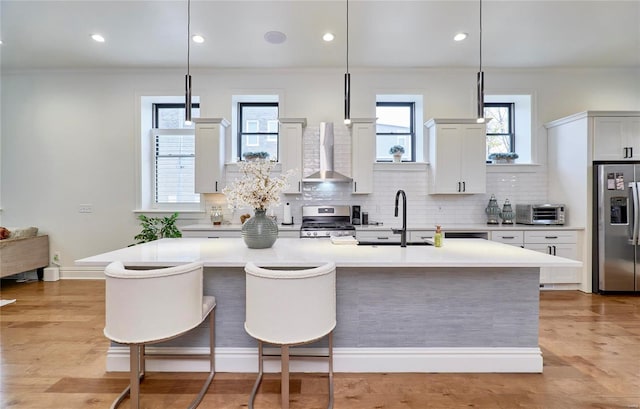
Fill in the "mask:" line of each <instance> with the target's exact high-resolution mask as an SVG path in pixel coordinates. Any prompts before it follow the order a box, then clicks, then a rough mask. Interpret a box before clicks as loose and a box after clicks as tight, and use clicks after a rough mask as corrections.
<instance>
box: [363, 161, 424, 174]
mask: <svg viewBox="0 0 640 409" xmlns="http://www.w3.org/2000/svg"><path fill="white" fill-rule="evenodd" d="M428 165H429V163H427V162H375V163H374V164H373V170H374V171H376V170H377V171H385V172H387V171H390V172H395V171H401V172H406V171H409V172H425V171H426V170H427V166H428Z"/></svg>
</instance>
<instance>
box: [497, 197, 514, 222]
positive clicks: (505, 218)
mask: <svg viewBox="0 0 640 409" xmlns="http://www.w3.org/2000/svg"><path fill="white" fill-rule="evenodd" d="M514 217H515V213H514V212H513V208H512V207H511V203H510V202H509V199H506V200H505V201H504V205H502V211H501V212H500V218H501V219H502V224H513V218H514Z"/></svg>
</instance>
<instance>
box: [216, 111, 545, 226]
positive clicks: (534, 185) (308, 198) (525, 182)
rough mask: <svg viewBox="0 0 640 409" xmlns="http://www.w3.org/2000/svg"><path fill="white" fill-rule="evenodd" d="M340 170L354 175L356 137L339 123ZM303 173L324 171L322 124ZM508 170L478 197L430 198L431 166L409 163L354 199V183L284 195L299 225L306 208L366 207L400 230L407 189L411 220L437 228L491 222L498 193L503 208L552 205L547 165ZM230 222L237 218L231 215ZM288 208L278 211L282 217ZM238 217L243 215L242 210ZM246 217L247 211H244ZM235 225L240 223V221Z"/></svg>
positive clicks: (230, 173) (381, 174)
mask: <svg viewBox="0 0 640 409" xmlns="http://www.w3.org/2000/svg"><path fill="white" fill-rule="evenodd" d="M334 127H335V128H334V135H335V146H334V159H335V161H334V162H335V170H336V171H338V172H340V173H343V174H345V175H351V135H350V132H349V130H348V129H347V128H346V127H345V126H344V125H342V124H341V123H340V124H339V123H335V124H334ZM303 155H304V160H303V163H304V170H303V175H309V174H311V173H313V172H316V171H317V170H318V168H319V155H320V154H319V126H318V125H314V126H312V125H309V126H307V127H306V128H305V129H304V132H303ZM504 168H505V171H504V172H496V171H495V170H493V171H492V172H487V193H486V194H472V195H429V194H428V183H429V182H428V181H429V176H430V175H429V174H428V172H430V168H429V167H428V166H427V167H426V171H425V170H417V169H416V168H415V167H413V166H407V165H406V164H393V165H392V164H389V165H388V166H380V167H375V170H374V186H373V193H371V194H368V195H354V194H352V193H351V189H352V186H351V183H322V184H320V183H304V184H303V192H302V194H299V195H283V197H282V202H283V203H286V202H289V203H290V204H291V212H292V215H293V218H294V221H295V223H296V224H297V223H300V220H301V207H302V206H303V205H315V204H336V205H360V206H361V207H362V211H364V212H368V213H369V220H370V221H371V222H382V223H384V225H389V226H395V225H396V224H398V223H399V220H398V219H397V218H395V217H394V216H393V213H394V199H395V193H396V191H397V190H398V189H403V190H404V191H405V192H406V195H407V216H408V220H410V223H411V224H413V225H424V226H431V225H435V224H442V225H445V226H446V225H451V224H475V223H485V222H486V216H485V213H484V209H485V207H486V206H487V203H488V201H489V197H490V196H491V194H495V195H496V198H497V199H498V204H499V205H500V207H502V205H503V203H504V201H505V199H509V201H510V202H511V203H512V204H514V205H515V204H516V203H540V202H546V201H547V174H546V169H545V168H544V167H540V169H539V170H533V171H527V172H511V171H510V169H513V168H510V167H508V166H504ZM405 169H406V170H405ZM237 176H238V174H237V168H235V167H234V168H230V167H227V180H228V181H231V180H234V179H235V178H236V177H237ZM228 212H229V214H228V215H225V216H227V220H229V218H230V217H231V213H230V211H228ZM282 212H283V206H282V205H280V206H279V207H278V208H276V209H274V213H275V214H276V215H277V216H278V217H281V216H282ZM236 213H238V212H236ZM241 213H244V212H241ZM234 222H237V221H235V220H234Z"/></svg>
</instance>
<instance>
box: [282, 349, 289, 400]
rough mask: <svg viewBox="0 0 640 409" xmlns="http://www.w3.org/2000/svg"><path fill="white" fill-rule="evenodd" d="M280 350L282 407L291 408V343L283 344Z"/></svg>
mask: <svg viewBox="0 0 640 409" xmlns="http://www.w3.org/2000/svg"><path fill="white" fill-rule="evenodd" d="M280 351H281V353H280V354H281V361H280V362H281V364H280V367H281V368H282V369H281V370H280V400H281V403H280V407H281V408H282V409H289V345H282V346H281V347H280Z"/></svg>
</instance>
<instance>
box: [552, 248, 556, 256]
mask: <svg viewBox="0 0 640 409" xmlns="http://www.w3.org/2000/svg"><path fill="white" fill-rule="evenodd" d="M551 247H553V255H554V256H555V255H556V246H551Z"/></svg>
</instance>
